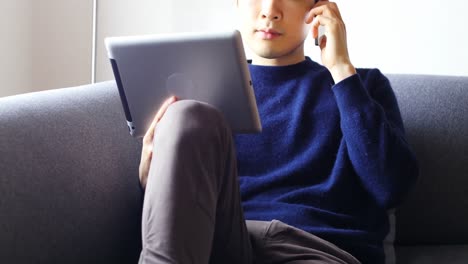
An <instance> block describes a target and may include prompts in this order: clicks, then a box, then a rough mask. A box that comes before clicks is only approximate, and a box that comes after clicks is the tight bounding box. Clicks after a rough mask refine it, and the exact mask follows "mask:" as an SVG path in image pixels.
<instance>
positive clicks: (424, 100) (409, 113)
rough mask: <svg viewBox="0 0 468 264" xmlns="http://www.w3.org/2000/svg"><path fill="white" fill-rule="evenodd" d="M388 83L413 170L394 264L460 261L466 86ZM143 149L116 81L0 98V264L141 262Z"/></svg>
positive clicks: (465, 223) (411, 78)
mask: <svg viewBox="0 0 468 264" xmlns="http://www.w3.org/2000/svg"><path fill="white" fill-rule="evenodd" d="M388 77H389V78H390V80H391V82H392V84H393V87H394V90H395V92H396V94H397V97H398V100H399V103H400V108H401V110H402V115H403V119H404V122H405V125H406V130H407V135H408V139H409V141H410V143H411V144H412V145H413V147H414V149H415V152H416V154H417V156H418V158H419V160H420V166H421V176H420V180H419V182H418V185H417V187H416V189H415V191H414V192H413V193H412V194H411V196H410V197H409V198H408V200H407V202H406V203H405V204H404V206H402V207H401V208H400V209H399V210H398V211H397V213H396V224H397V225H396V241H395V245H396V253H397V263H418V264H420V263H468V77H447V76H423V75H388ZM140 148H141V142H140V141H139V140H135V139H133V138H132V137H130V135H129V134H128V131H127V127H126V124H125V121H124V115H123V112H122V110H121V104H120V99H119V96H118V92H117V89H116V88H115V84H114V82H103V83H98V84H94V85H86V86H81V87H73V88H66V89H59V90H50V91H44V92H38V93H31V94H24V95H18V96H12V97H5V98H0V263H69V264H73V263H100V264H102V263H137V260H138V257H139V251H140V247H141V242H140V214H141V209H142V198H143V196H142V191H141V189H140V187H139V182H138V163H139V156H140Z"/></svg>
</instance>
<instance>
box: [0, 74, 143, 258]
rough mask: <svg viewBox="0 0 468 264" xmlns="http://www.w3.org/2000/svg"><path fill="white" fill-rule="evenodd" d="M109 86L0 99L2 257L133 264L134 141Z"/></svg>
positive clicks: (136, 245)
mask: <svg viewBox="0 0 468 264" xmlns="http://www.w3.org/2000/svg"><path fill="white" fill-rule="evenodd" d="M121 109H122V108H121V104H120V99H119V97H118V93H117V90H116V88H115V86H114V83H113V82H106V83H100V84H97V85H89V86H82V87H76V88H68V89H60V90H51V91H46V92H40V93H32V94H25V95H20V96H14V97H6V98H1V99H0V157H1V159H0V215H1V216H0V263H16V264H19V263H136V262H137V261H138V256H139V251H140V249H141V242H140V232H141V231H140V219H141V218H140V217H141V201H142V193H141V190H140V187H139V180H138V164H139V155H140V154H139V153H140V152H139V150H140V146H141V145H140V143H139V142H138V141H137V140H135V139H133V138H131V136H129V133H128V130H127V127H126V124H125V119H123V113H122V110H121Z"/></svg>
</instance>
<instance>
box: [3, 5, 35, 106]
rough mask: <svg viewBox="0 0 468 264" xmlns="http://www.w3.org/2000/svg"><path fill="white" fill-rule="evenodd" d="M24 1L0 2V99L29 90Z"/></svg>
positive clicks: (27, 19)
mask: <svg viewBox="0 0 468 264" xmlns="http://www.w3.org/2000/svg"><path fill="white" fill-rule="evenodd" d="M31 11H32V9H31V5H29V3H28V1H8V0H0V97H2V96H6V95H10V94H14V93H21V92H24V91H27V90H28V89H29V87H30V78H29V76H30V75H31V65H30V61H29V56H30V39H31V28H30V26H29V25H30V17H31Z"/></svg>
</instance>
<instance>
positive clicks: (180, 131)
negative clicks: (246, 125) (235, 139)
mask: <svg viewBox="0 0 468 264" xmlns="http://www.w3.org/2000/svg"><path fill="white" fill-rule="evenodd" d="M160 122H161V123H162V122H167V123H169V126H168V127H170V130H171V131H170V133H173V134H177V135H179V136H190V137H194V136H197V135H205V136H206V135H207V134H208V135H209V134H210V133H213V132H215V133H219V132H220V131H226V130H228V124H227V122H226V120H225V118H224V115H223V114H222V113H221V112H220V111H219V110H218V109H217V108H215V107H214V106H212V105H210V104H207V103H203V102H199V101H195V100H182V101H177V102H175V103H173V104H172V105H171V106H170V107H169V108H168V109H167V111H166V113H165V114H164V117H163V119H161V121H160ZM162 126H164V125H162Z"/></svg>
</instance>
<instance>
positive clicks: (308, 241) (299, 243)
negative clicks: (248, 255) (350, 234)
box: [246, 220, 360, 264]
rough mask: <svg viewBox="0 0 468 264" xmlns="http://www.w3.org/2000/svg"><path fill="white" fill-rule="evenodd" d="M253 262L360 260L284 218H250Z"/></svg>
mask: <svg viewBox="0 0 468 264" xmlns="http://www.w3.org/2000/svg"><path fill="white" fill-rule="evenodd" d="M246 223H247V229H248V231H249V234H250V237H251V241H252V249H253V253H254V263H256V264H269V263H288V264H293V263H294V264H300V263H304V264H305V263H307V264H331V263H333V264H335V263H340V264H343V263H346V264H348V263H352V264H357V263H360V262H359V261H358V260H356V258H354V257H353V256H352V255H351V254H349V253H348V252H346V251H344V250H342V249H340V248H338V247H337V246H336V245H334V244H332V243H330V242H328V241H325V240H323V239H321V238H319V237H317V236H315V235H312V234H310V233H308V232H305V231H303V230H300V229H298V228H295V227H292V226H290V225H287V224H285V223H283V222H281V221H278V220H273V221H271V222H270V221H250V220H247V221H246Z"/></svg>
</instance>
